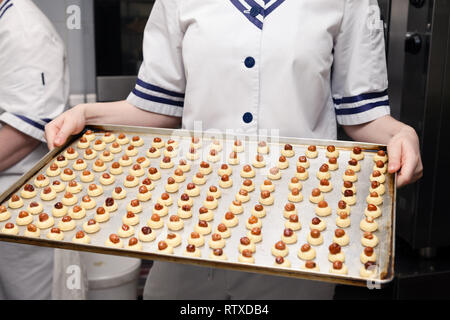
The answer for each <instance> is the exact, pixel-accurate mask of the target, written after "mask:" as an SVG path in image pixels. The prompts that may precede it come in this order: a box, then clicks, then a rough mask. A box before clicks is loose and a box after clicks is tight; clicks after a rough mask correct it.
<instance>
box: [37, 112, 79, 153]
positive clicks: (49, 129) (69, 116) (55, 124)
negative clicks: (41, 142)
mask: <svg viewBox="0 0 450 320" xmlns="http://www.w3.org/2000/svg"><path fill="white" fill-rule="evenodd" d="M85 125H86V117H85V105H84V104H79V105H77V106H76V107H73V108H72V109H69V110H67V111H66V112H64V113H63V114H61V115H60V116H58V117H57V118H55V119H54V120H53V121H51V122H49V123H48V124H47V125H46V126H45V139H46V140H47V145H48V148H49V149H50V150H52V149H53V148H55V147H59V146H61V145H63V144H64V143H65V142H66V140H67V138H69V136H71V135H73V134H77V133H80V132H81V131H82V130H83V129H84V127H85Z"/></svg>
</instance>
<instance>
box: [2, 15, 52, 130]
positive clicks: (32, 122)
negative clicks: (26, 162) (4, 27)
mask: <svg viewBox="0 0 450 320" xmlns="http://www.w3.org/2000/svg"><path fill="white" fill-rule="evenodd" d="M0 17H1V16H0ZM13 115H15V116H16V117H17V118H19V119H20V120H22V121H24V122H26V123H28V124H30V125H32V126H33V127H35V128H37V129H40V130H42V131H44V130H45V127H44V126H43V125H42V124H40V123H37V122H36V121H34V120H31V119H30V118H27V117H25V116H22V115H20V114H15V113H13Z"/></svg>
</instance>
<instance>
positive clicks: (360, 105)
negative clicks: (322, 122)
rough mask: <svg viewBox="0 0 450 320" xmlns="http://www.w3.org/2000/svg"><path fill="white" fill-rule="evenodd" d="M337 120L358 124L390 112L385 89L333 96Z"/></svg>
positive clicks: (346, 123)
mask: <svg viewBox="0 0 450 320" xmlns="http://www.w3.org/2000/svg"><path fill="white" fill-rule="evenodd" d="M333 102H334V108H335V112H336V118H337V122H338V123H339V124H341V125H358V124H363V123H366V122H370V121H373V120H375V119H377V118H380V117H383V116H386V115H389V114H390V107H389V97H388V94H387V90H384V91H380V92H372V93H364V94H360V95H358V96H348V97H343V98H342V97H334V98H333Z"/></svg>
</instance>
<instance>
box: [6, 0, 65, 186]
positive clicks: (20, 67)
mask: <svg viewBox="0 0 450 320" xmlns="http://www.w3.org/2000/svg"><path fill="white" fill-rule="evenodd" d="M62 57H64V59H62ZM65 57H66V54H65V48H64V44H63V42H62V40H61V38H60V37H59V35H58V33H57V32H56V30H55V29H54V27H53V26H52V24H51V23H50V21H49V20H48V19H47V18H46V17H45V16H44V14H43V13H42V12H41V11H40V10H39V9H38V8H37V7H36V6H35V5H34V3H33V2H31V1H30V0H3V2H2V3H1V4H0V122H1V123H6V124H8V125H10V126H11V127H14V128H15V129H17V130H19V131H21V132H23V133H25V134H27V135H29V136H31V137H33V138H35V139H37V140H40V141H42V142H45V139H44V127H45V124H46V123H48V122H50V121H51V120H52V119H53V118H55V117H56V116H58V115H59V114H61V113H62V112H63V111H64V110H65V108H66V102H67V99H68V89H69V73H68V69H67V63H66V60H65ZM0 125H1V124H0ZM46 152H48V150H47V149H46V148H45V145H42V146H40V147H38V148H37V149H36V151H34V152H32V153H31V154H30V155H29V156H28V157H26V158H25V159H24V160H22V161H21V162H19V163H18V164H16V165H15V166H13V167H12V168H9V169H8V170H6V171H5V172H2V173H1V176H3V178H5V177H7V176H11V178H12V179H13V180H17V178H18V176H20V175H22V174H23V173H24V172H25V171H27V170H28V169H29V168H30V167H31V165H32V164H34V163H35V162H36V161H38V160H39V159H40V158H41V157H42V156H43V155H44V154H45V153H46Z"/></svg>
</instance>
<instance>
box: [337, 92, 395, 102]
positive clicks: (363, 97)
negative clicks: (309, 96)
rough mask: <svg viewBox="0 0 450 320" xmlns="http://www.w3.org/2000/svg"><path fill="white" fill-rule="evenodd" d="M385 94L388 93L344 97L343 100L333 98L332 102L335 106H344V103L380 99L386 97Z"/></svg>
mask: <svg viewBox="0 0 450 320" xmlns="http://www.w3.org/2000/svg"><path fill="white" fill-rule="evenodd" d="M387 94H388V91H387V89H386V90H384V91H382V92H371V93H363V94H360V95H358V96H352V97H344V98H340V99H334V98H333V102H334V104H335V105H340V104H346V103H355V102H360V101H364V100H371V99H377V98H381V97H384V96H387Z"/></svg>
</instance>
